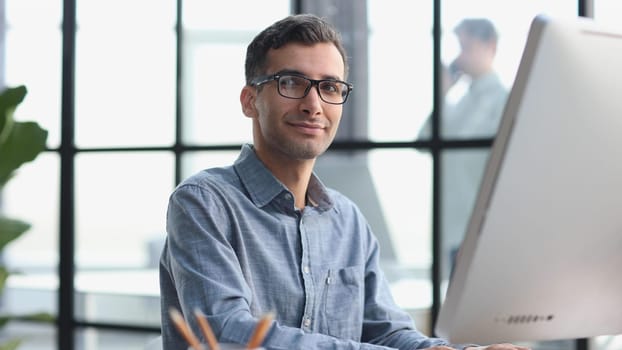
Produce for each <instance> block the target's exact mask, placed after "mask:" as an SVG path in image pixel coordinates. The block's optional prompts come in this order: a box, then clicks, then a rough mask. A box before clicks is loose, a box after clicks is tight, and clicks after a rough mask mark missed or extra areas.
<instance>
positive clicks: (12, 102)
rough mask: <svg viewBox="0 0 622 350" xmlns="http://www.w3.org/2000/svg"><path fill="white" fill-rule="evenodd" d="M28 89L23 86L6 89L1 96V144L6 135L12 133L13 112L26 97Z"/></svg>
mask: <svg viewBox="0 0 622 350" xmlns="http://www.w3.org/2000/svg"><path fill="white" fill-rule="evenodd" d="M26 92H27V90H26V87H25V86H23V85H20V86H17V87H13V88H6V89H5V90H4V91H2V93H1V94H0V143H2V140H3V139H4V138H5V137H4V135H6V134H8V133H10V132H11V130H10V129H11V122H12V119H13V111H14V110H15V108H16V107H17V105H19V104H20V103H22V101H23V100H24V97H26Z"/></svg>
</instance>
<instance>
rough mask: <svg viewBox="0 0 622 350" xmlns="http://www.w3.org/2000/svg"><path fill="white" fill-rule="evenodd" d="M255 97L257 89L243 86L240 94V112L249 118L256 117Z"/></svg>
mask: <svg viewBox="0 0 622 350" xmlns="http://www.w3.org/2000/svg"><path fill="white" fill-rule="evenodd" d="M256 97H257V89H255V88H254V87H252V86H248V85H246V86H244V87H243V88H242V91H241V92H240V104H241V105H242V112H243V113H244V115H245V116H247V117H249V118H255V117H257V108H255V98H256Z"/></svg>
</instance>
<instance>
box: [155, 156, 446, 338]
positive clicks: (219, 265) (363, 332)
mask: <svg viewBox="0 0 622 350" xmlns="http://www.w3.org/2000/svg"><path fill="white" fill-rule="evenodd" d="M307 203H309V204H307V206H306V207H305V208H304V210H298V209H296V208H295V207H294V198H293V196H292V194H291V192H290V191H288V190H287V188H286V187H285V186H284V185H283V184H282V183H281V182H279V181H278V180H277V179H276V178H275V177H274V176H273V175H272V174H271V173H270V172H269V171H268V170H267V169H266V168H265V167H264V165H263V164H262V163H261V161H260V160H259V159H258V158H257V157H256V155H255V152H254V151H253V148H252V146H250V145H245V146H244V147H243V148H242V152H241V154H240V156H239V158H238V159H237V161H236V162H235V163H234V164H233V165H232V166H229V167H223V168H213V169H209V170H204V171H202V172H199V173H198V174H196V175H194V176H192V177H190V178H188V179H187V180H186V181H184V182H183V183H181V184H180V185H179V186H178V187H177V188H176V189H175V191H174V192H173V194H172V195H171V197H170V202H169V208H168V214H167V233H168V236H167V241H166V245H165V247H164V250H163V253H162V258H161V264H160V286H161V297H162V338H163V346H164V349H166V350H173V349H175V350H176V349H186V348H187V346H188V344H187V343H186V341H185V340H184V339H183V338H182V337H180V335H179V332H178V331H177V329H176V328H175V327H174V325H173V324H172V323H171V321H170V318H169V314H168V310H169V308H170V307H175V308H177V309H180V310H181V311H182V313H183V314H184V315H185V318H186V320H187V322H188V323H189V324H190V325H191V327H192V328H193V329H194V331H195V333H197V335H199V334H200V332H199V326H198V325H197V323H196V321H195V319H194V316H193V310H194V309H195V308H198V309H200V310H201V311H202V312H203V313H204V314H205V315H207V316H208V320H209V323H210V325H211V326H212V328H213V330H214V332H215V334H216V335H217V337H218V338H219V340H220V341H222V342H234V343H246V342H248V340H249V339H250V337H251V334H252V332H253V330H254V328H255V326H256V325H257V320H258V318H259V317H261V316H262V315H264V314H265V313H267V312H274V314H275V316H276V318H275V322H273V324H272V326H271V329H270V331H269V333H268V335H267V337H266V339H265V341H264V347H266V348H268V349H283V350H285V349H287V350H291V349H381V348H383V346H384V347H391V348H399V349H416V348H426V347H430V346H433V345H442V344H446V342H445V341H442V340H440V339H434V338H428V337H426V336H424V335H423V334H421V333H420V332H418V331H417V330H416V329H415V327H414V324H413V321H412V319H411V318H410V317H409V316H408V314H407V313H405V312H404V311H402V310H401V309H400V308H398V306H397V305H396V304H395V303H394V301H393V299H392V297H391V294H390V292H389V287H388V284H387V282H386V280H385V278H384V276H383V273H382V271H381V270H380V268H379V261H378V259H379V249H380V248H379V246H378V243H377V241H376V239H375V237H374V236H373V234H372V232H371V230H370V228H369V226H368V224H367V222H366V221H365V219H364V217H363V215H362V214H361V212H360V211H359V209H358V208H357V207H356V206H355V205H354V204H353V203H352V202H351V201H350V200H348V199H347V198H345V197H344V196H343V195H341V194H340V193H338V192H336V191H334V190H331V189H328V188H326V187H324V185H323V184H322V183H321V182H320V181H319V180H318V179H317V177H315V175H314V176H312V178H311V181H310V183H309V188H308V200H307Z"/></svg>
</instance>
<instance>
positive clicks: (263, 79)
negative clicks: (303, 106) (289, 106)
mask: <svg viewBox="0 0 622 350" xmlns="http://www.w3.org/2000/svg"><path fill="white" fill-rule="evenodd" d="M290 76H292V77H297V78H302V79H305V80H307V81H309V82H310V83H311V84H309V86H307V88H306V90H305V93H304V94H303V95H302V96H301V97H291V96H285V95H283V94H282V93H281V87H280V85H279V84H277V88H276V91H277V92H278V93H279V95H281V96H283V97H285V98H290V99H293V100H300V99H303V98H305V97H307V95H308V94H309V91H311V88H312V87H313V86H315V89H316V90H317V94H318V96H320V99H321V100H322V101H324V102H326V103H328V104H331V105H342V104H344V103H346V101H347V100H348V96H350V92H352V89H353V88H354V86H353V85H352V84H350V83H348V82H345V81H343V80H338V79H319V80H316V79H311V78H307V77H305V76H304V75H300V74H290V73H288V74H284V73H277V74H270V75H264V76H260V77H257V78H255V79H253V80H251V83H250V85H251V86H254V87H259V86H261V85H263V84H266V83H269V82H271V81H277V82H278V81H279V79H281V78H282V77H290ZM323 82H333V83H340V84H344V85H345V86H346V87H347V90H346V94H345V96H344V97H343V101H342V102H330V101H326V100H325V99H324V97H323V96H322V93H321V92H320V83H323Z"/></svg>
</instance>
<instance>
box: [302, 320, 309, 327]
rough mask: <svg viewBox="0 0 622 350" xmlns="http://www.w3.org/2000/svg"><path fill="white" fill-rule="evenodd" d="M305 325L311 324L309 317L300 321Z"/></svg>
mask: <svg viewBox="0 0 622 350" xmlns="http://www.w3.org/2000/svg"><path fill="white" fill-rule="evenodd" d="M302 324H303V325H304V326H305V327H309V326H311V319H310V318H305V320H304V322H303V323H302Z"/></svg>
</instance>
